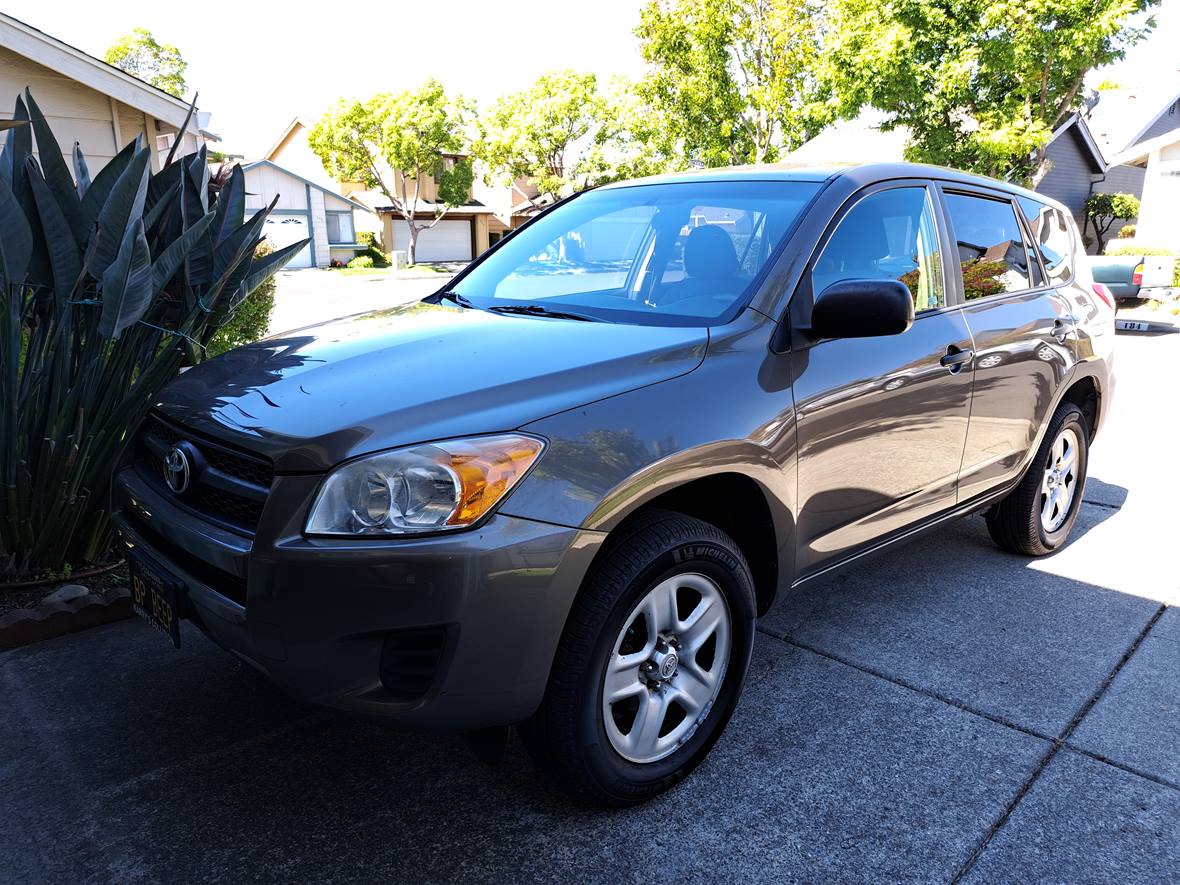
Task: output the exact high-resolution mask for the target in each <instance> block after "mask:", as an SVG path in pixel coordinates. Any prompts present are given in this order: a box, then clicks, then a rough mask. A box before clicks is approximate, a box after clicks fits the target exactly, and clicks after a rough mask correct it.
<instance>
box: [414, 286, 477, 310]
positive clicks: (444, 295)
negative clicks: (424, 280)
mask: <svg viewBox="0 0 1180 885" xmlns="http://www.w3.org/2000/svg"><path fill="white" fill-rule="evenodd" d="M422 300H423V301H425V302H426V303H427V304H438V303H439V302H441V301H444V300H446V301H450V302H451V303H452V304H457V305H459V306H460V307H470V308H473V309H475V302H473V301H472V300H471V299H470V298H468V297H466V296H465V295H460V294H459V293H458V292H452V291H449V290H448V291H446V292H436V293H435V294H433V295H427V296H426V297H425V298H423V299H422Z"/></svg>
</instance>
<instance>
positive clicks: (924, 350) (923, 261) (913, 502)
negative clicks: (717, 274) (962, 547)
mask: <svg viewBox="0 0 1180 885" xmlns="http://www.w3.org/2000/svg"><path fill="white" fill-rule="evenodd" d="M934 206H935V200H934V194H933V193H932V191H931V190H930V189H928V188H927V187H925V186H922V185H912V186H900V187H897V186H895V187H886V188H884V189H877V190H874V191H871V192H869V193H868V194H867V195H864V196H862V197H860V199H859V200H857V201H856V202H855V203H854V204H853V206H852V208H851V209H849V210H848V211H847V212H846V214H845V215H844V216H843V218H842V219H841V220H840V221H839V222H838V224H837V226H836V227H835V230H834V232H833V233H832V234H831V236H830V237H829V238H828V240H827V242H826V244H825V245H824V246H823V247H822V249H821V250H820V251H819V253H818V258H816V259H815V260H814V261H813V264H812V266H811V269H810V271H809V273H810V276H809V278H808V279H806V280H805V281H804V283H803V284H802V286H801V287H800V290H799V291H797V292H796V293H795V297H794V298H793V299H792V306H791V316H792V321H793V322H794V323H798V324H800V325H806V324H807V322H808V317H809V314H810V305H811V304H812V303H813V299H819V298H822V297H823V295H822V293H823V290H824V289H825V287H827V286H829V285H831V284H832V283H835V282H838V281H840V280H846V279H892V280H900V281H901V282H903V283H905V284H906V286H907V287H908V288H909V289H910V292H911V293H912V294H913V297H914V302H915V304H914V307H915V315H916V318H915V321H914V324H913V326H912V327H911V328H910V329H909V330H908V331H907V332H904V333H903V334H901V335H892V336H886V337H881V338H857V339H838V340H830V339H829V340H821V341H808V340H807V339H806V338H802V336H797V337H796V341H795V344H794V346H793V351H792V354H791V359H792V375H793V376H794V378H795V382H794V392H795V406H796V417H797V425H796V426H797V430H798V444H799V514H798V524H797V538H798V552H797V556H798V566H799V569H798V574H799V575H800V576H801V577H802V576H806V575H807V574H809V573H814V572H816V571H818V570H821V569H822V568H824V567H825V566H827V565H830V564H835V563H836V562H838V561H840V560H842V559H845V558H847V557H848V556H850V555H852V554H853V553H855V552H856V551H857V550H858V549H860V548H863V547H866V546H871V544H872V543H873V542H875V541H878V540H881V539H884V538H886V537H888V536H890V535H894V534H897V533H899V532H902V531H904V530H905V529H906V528H907V527H910V526H912V525H914V524H915V523H917V522H919V521H921V520H923V519H925V518H927V517H929V516H931V515H933V514H936V513H937V512H938V511H940V510H943V509H946V508H949V507H951V506H953V505H954V503H955V487H956V482H957V478H958V474H959V466H960V463H961V461H962V457H963V444H964V441H965V439H966V436H967V424H968V418H969V416H970V408H971V384H972V368H971V351H972V341H971V333H970V331H969V330H968V328H967V324H966V322H965V321H964V319H963V316H962V313H961V311H960V310H959V309H956V308H955V307H953V306H948V303H947V292H948V286H947V279H946V267H945V265H946V262H945V260H944V257H943V256H944V255H945V254H946V244H947V242H948V240H947V237H946V233H945V229H943V228H942V227H941V225H940V223H939V220H938V217H937V214H936V212H935V209H934Z"/></svg>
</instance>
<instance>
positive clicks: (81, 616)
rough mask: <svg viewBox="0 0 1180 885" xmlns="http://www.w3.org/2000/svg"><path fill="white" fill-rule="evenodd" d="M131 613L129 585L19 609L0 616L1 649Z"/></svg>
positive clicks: (105, 621) (119, 617)
mask: <svg viewBox="0 0 1180 885" xmlns="http://www.w3.org/2000/svg"><path fill="white" fill-rule="evenodd" d="M132 614H133V612H132V610H131V592H130V591H129V590H128V589H127V588H126V587H117V588H115V589H113V590H108V591H107V592H106V596H105V598H100V597H97V596H94V595H92V594H89V593H88V594H85V595H83V596H79V597H77V598H76V599H71V600H68V601H66V602H43V603H41V604H40V605H38V606H37V607H36V608H18V609H16V610H15V611H10V612H9V613H8V614H6V615H4V616H3V617H0V651H8V650H9V649H13V648H19V647H20V646H22V645H28V644H29V643H32V642H40V641H41V640H42V639H52V638H53V637H54V636H64V635H65V634H67V633H76V632H77V631H79V630H86V629H88V628H90V627H97V626H98V625H99V624H109V623H111V622H112V621H121V620H123V619H124V618H129V617H131V615H132Z"/></svg>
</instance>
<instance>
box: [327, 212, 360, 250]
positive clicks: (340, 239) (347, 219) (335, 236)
mask: <svg viewBox="0 0 1180 885" xmlns="http://www.w3.org/2000/svg"><path fill="white" fill-rule="evenodd" d="M327 218H328V242H329V243H355V242H356V234H355V233H353V230H352V213H351V212H329V213H328V215H327Z"/></svg>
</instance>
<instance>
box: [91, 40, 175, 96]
mask: <svg viewBox="0 0 1180 885" xmlns="http://www.w3.org/2000/svg"><path fill="white" fill-rule="evenodd" d="M103 61H105V62H106V63H107V64H109V65H114V66H115V67H117V68H119V69H120V70H124V71H126V72H127V73H128V74H131V75H132V76H135V77H138V78H139V79H141V80H144V81H146V82H148V83H151V84H152V85H153V86H155V87H156V88H157V89H163V90H164V91H165V92H170V93H172V94H173V95H177V96H179V95H184V92H185V82H184V72H185V70H187V68H188V62H186V61H185V60H184V59H183V58H181V55H180V50H179V49H177V48H176V47H175V46H171V45H169V44H167V43H158V42H157V41H156V38H155V37H153V36H152V32H151V31H149V30H148V29H147V28H136V29H135V30H133V31H132V32H131V33H130V34H124V35H123V36H122V37H120V38H119V39H118V40H116V41H115V42H114V43H112V44H111V45H110V46H109V47H108V48H107V51H106V55H104V56H103Z"/></svg>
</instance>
